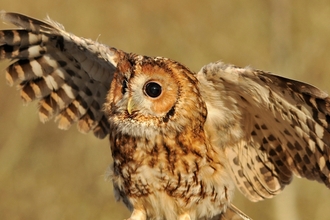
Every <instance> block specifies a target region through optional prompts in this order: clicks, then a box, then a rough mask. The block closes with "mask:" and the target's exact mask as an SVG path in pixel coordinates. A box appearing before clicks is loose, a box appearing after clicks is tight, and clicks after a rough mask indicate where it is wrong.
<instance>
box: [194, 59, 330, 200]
mask: <svg viewBox="0 0 330 220" xmlns="http://www.w3.org/2000/svg"><path fill="white" fill-rule="evenodd" d="M197 77H198V79H199V81H200V82H201V90H202V91H203V92H204V94H203V96H204V99H205V100H206V104H207V107H208V119H207V122H206V130H207V132H208V135H209V136H210V138H211V140H212V142H213V144H214V145H216V146H219V147H221V148H222V149H223V150H224V152H225V154H226V156H227V158H228V160H229V163H228V164H229V165H228V170H230V172H231V173H232V177H233V180H234V181H235V183H236V185H237V187H238V188H239V189H240V191H241V192H242V193H243V194H244V195H245V196H246V197H248V198H249V199H250V200H252V201H258V200H262V199H264V198H271V197H273V196H274V195H276V194H277V193H279V192H280V191H281V190H282V189H283V188H284V186H285V185H286V184H289V183H290V181H291V179H292V176H293V174H295V175H297V176H299V177H305V178H307V179H310V180H317V181H319V182H322V183H324V184H325V185H326V186H327V187H330V172H329V171H330V161H329V159H330V133H329V132H330V126H329V124H330V98H329V97H328V95H327V94H326V93H325V92H322V91H321V90H319V89H317V88H315V87H313V86H311V85H308V84H305V83H302V82H298V81H294V80H290V79H287V78H283V77H280V76H276V75H273V74H270V73H266V72H262V71H258V70H253V69H250V68H237V67H235V66H232V65H225V64H223V63H221V62H218V63H211V64H209V65H206V66H205V67H203V68H202V69H201V71H200V72H199V73H198V74H197Z"/></svg>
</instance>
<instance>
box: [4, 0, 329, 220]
mask: <svg viewBox="0 0 330 220" xmlns="http://www.w3.org/2000/svg"><path fill="white" fill-rule="evenodd" d="M0 9H2V10H6V11H16V12H20V13H24V14H27V15H30V16H33V17H36V18H39V19H42V18H45V17H46V16H47V15H49V16H50V17H51V18H52V19H54V20H56V21H58V22H60V23H62V24H63V25H64V26H65V27H66V30H67V31H69V32H72V33H74V34H76V35H77V36H83V37H86V38H91V39H94V40H96V39H98V41H100V42H102V43H105V44H108V45H111V46H114V47H116V48H120V49H122V50H124V51H126V52H135V53H138V54H144V55H149V56H164V57H169V58H172V59H175V60H177V61H180V62H181V63H183V64H185V65H187V66H188V67H190V68H191V69H192V70H194V71H198V70H199V69H200V68H201V67H202V66H203V65H205V64H207V63H209V62H211V61H216V60H222V61H224V62H228V63H233V64H235V65H238V66H248V65H250V66H252V67H254V68H258V69H262V70H267V71H271V72H275V73H277V74H279V75H283V76H286V77H290V78H295V79H299V80H303V81H307V82H309V83H311V84H314V85H316V86H317V87H319V88H322V89H323V90H325V91H329V89H330V83H329V79H330V22H329V21H330V2H329V1H328V0H318V1H309V0H269V1H265V0H250V1H242V0H231V1H228V0H208V1H190V0H181V1H172V2H170V1H165V0H159V1H151V0H144V1H127V0H112V1H105V0H94V1H78V0H76V1H68V0H57V1H48V0H41V1H35V0H24V1H23V0H21V1H18V0H1V3H0ZM8 27H9V26H6V25H5V24H2V23H1V24H0V28H8ZM4 67H5V63H0V69H1V70H3V69H4ZM0 75H1V76H0V77H2V79H3V80H0V219H6V220H7V219H10V220H16V219H17V220H18V219H24V220H30V219H31V220H32V219H33V220H39V219H48V220H59V219H61V220H62V219H63V220H64V219H80V220H90V219H107V220H108V219H124V218H128V217H129V212H128V211H127V210H126V208H125V207H124V205H123V204H121V203H117V202H115V200H114V197H113V195H112V184H111V183H109V182H105V181H104V171H105V169H106V168H107V166H108V165H109V164H110V163H111V153H110V150H109V144H108V140H107V139H105V140H98V139H96V138H95V137H94V136H93V135H92V134H89V135H82V134H80V133H79V132H78V131H77V129H75V128H74V127H73V128H71V129H70V130H69V131H61V130H59V129H57V128H56V125H55V124H54V123H53V122H49V123H46V124H42V123H40V122H39V120H38V116H37V104H36V103H33V104H30V105H29V106H27V107H22V102H21V101H20V98H19V92H18V91H17V90H16V89H15V88H10V87H8V86H7V85H6V82H5V74H4V71H1V72H0ZM234 204H235V205H236V206H238V207H239V208H240V209H241V210H243V211H244V212H245V213H247V214H248V215H249V216H250V217H252V218H254V219H273V220H275V219H278V220H279V219H305V220H307V219H317V220H326V219H330V209H329V207H330V190H329V189H327V188H326V187H325V186H324V185H321V184H319V183H316V182H311V181H307V180H304V179H298V178H295V179H294V181H293V184H291V185H290V186H288V187H287V188H286V190H284V192H283V193H281V194H280V195H278V196H276V198H274V199H271V200H266V201H263V202H259V203H252V202H250V201H248V200H247V199H245V198H243V197H242V196H241V195H240V193H239V192H237V193H236V197H235V200H234Z"/></svg>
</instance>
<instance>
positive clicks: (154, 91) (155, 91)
mask: <svg viewBox="0 0 330 220" xmlns="http://www.w3.org/2000/svg"><path fill="white" fill-rule="evenodd" d="M144 91H145V93H146V95H147V96H149V97H151V98H157V97H158V96H160V94H161V93H162V87H161V85H159V84H158V83H155V82H149V83H147V84H146V85H145V88H144Z"/></svg>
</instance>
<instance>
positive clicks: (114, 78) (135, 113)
mask: <svg viewBox="0 0 330 220" xmlns="http://www.w3.org/2000/svg"><path fill="white" fill-rule="evenodd" d="M1 18H2V19H3V20H4V21H7V22H11V23H13V24H15V25H16V26H18V27H20V29H17V30H3V31H1V32H0V59H1V60H3V59H10V60H11V64H10V65H9V67H8V68H7V69H6V79H7V82H8V83H9V84H10V85H13V84H14V83H15V82H17V81H18V82H19V88H20V90H21V97H22V98H23V100H24V101H25V102H31V101H33V100H38V102H39V117H40V119H41V121H43V122H45V121H48V120H50V119H51V118H53V117H55V119H56V120H57V121H58V124H59V127H60V128H61V129H68V128H69V127H70V126H71V125H72V124H73V123H76V122H77V124H78V129H79V130H80V131H82V132H84V133H86V132H89V131H93V132H94V134H95V135H96V136H97V137H98V138H104V137H106V136H107V135H108V134H109V139H110V145H111V153H112V156H113V164H112V165H111V167H110V169H109V178H110V179H111V180H112V181H113V186H114V191H115V195H116V198H117V199H119V200H122V201H123V202H124V203H125V204H126V206H127V207H128V208H129V209H130V210H131V211H132V215H131V217H130V219H131V220H146V219H168V220H172V219H180V220H189V219H191V220H193V219H212V218H213V219H249V218H248V217H247V216H246V215H244V214H243V213H242V212H240V211H239V210H238V209H236V208H235V207H234V206H233V205H232V197H233V192H234V188H235V185H236V187H237V188H238V189H239V190H240V191H241V192H242V193H243V194H244V195H245V196H246V197H247V198H249V199H250V200H252V201H259V200H262V199H265V198H271V197H273V196H274V195H276V194H278V193H280V192H281V191H282V190H283V188H284V187H285V185H287V184H289V183H290V181H291V179H292V176H293V175H294V174H295V175H297V176H299V177H305V178H307V179H310V180H317V181H318V182H321V183H324V184H325V185H326V186H327V187H330V180H329V177H330V174H329V170H330V162H329V156H330V154H329V151H330V148H329V145H330V133H329V132H330V126H329V123H330V99H329V97H328V95H327V94H326V93H324V92H322V91H320V90H319V89H317V88H315V87H313V86H311V85H308V84H305V83H302V82H298V81H294V80H290V79H287V78H283V77H280V76H276V75H273V74H271V73H267V72H263V71H259V70H254V69H251V68H239V67H235V66H233V65H228V64H224V63H222V62H216V63H211V64H208V65H206V66H204V67H203V68H202V69H201V70H200V71H199V72H198V73H194V72H192V71H191V70H189V69H188V68H187V67H185V66H183V65H182V64H180V63H178V62H175V61H173V60H170V59H167V58H162V57H147V56H141V55H136V54H132V53H126V52H123V51H121V50H118V49H115V48H111V47H108V46H106V45H103V44H100V43H98V42H95V41H92V40H88V39H84V38H80V37H76V36H74V35H72V34H69V33H68V32H66V31H65V30H64V28H63V27H62V26H61V25H60V24H58V23H56V22H54V21H52V20H50V19H47V21H39V20H35V19H33V18H30V17H26V16H24V15H20V14H16V13H5V12H1Z"/></svg>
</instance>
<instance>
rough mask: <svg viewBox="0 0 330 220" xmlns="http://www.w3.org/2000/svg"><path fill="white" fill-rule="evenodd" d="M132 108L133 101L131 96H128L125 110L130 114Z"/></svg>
mask: <svg viewBox="0 0 330 220" xmlns="http://www.w3.org/2000/svg"><path fill="white" fill-rule="evenodd" d="M133 108H134V103H133V101H132V97H129V98H128V102H127V112H128V114H130V115H131V114H132V111H133Z"/></svg>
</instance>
